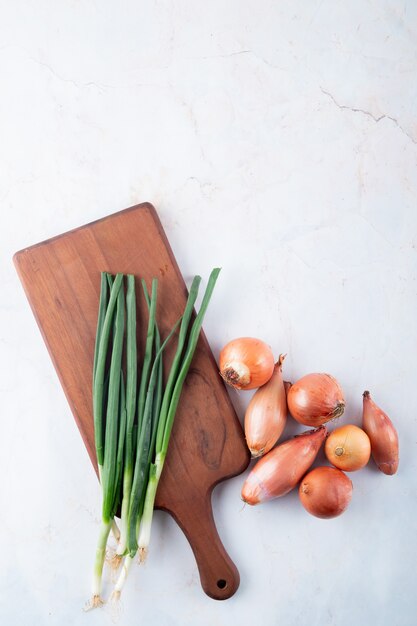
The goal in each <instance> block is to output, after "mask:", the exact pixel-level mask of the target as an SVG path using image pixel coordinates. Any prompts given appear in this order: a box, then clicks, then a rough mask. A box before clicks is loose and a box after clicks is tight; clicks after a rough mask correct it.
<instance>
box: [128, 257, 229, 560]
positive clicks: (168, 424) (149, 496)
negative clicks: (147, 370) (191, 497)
mask: <svg viewBox="0 0 417 626" xmlns="http://www.w3.org/2000/svg"><path fill="white" fill-rule="evenodd" d="M219 273H220V268H215V269H214V270H213V271H212V272H211V274H210V278H209V281H208V284H207V288H206V291H205V293H204V296H203V300H202V302H201V307H200V310H199V312H198V314H197V317H196V318H195V320H194V322H193V325H192V327H191V331H190V335H189V338H188V344H187V349H186V352H185V355H184V358H183V360H182V362H181V367H180V369H179V372H178V374H177V373H174V375H173V379H174V380H175V384H173V389H172V392H171V389H170V388H169V386H168V384H167V387H166V390H165V394H164V401H165V396H167V400H166V403H165V404H164V401H163V403H162V408H164V409H165V410H164V412H163V410H162V408H161V415H160V417H159V421H158V431H157V435H156V445H155V461H154V462H153V463H151V466H150V470H149V479H148V485H147V489H146V496H145V504H144V510H143V516H142V522H141V527H140V532H139V540H138V548H139V558H140V560H141V561H145V559H146V556H147V553H148V548H149V542H150V537H151V526H152V518H153V511H154V506H155V497H156V492H157V489H158V484H159V480H160V478H161V474H162V470H163V468H164V463H165V458H166V454H167V451H168V444H169V440H170V437H171V432H172V427H173V424H174V419H175V414H176V411H177V408H178V404H179V401H180V397H181V391H182V388H183V385H184V381H185V378H186V376H187V374H188V370H189V369H190V365H191V361H192V358H193V356H194V353H195V350H196V347H197V342H198V338H199V336H200V330H201V327H202V324H203V320H204V316H205V314H206V311H207V307H208V305H209V302H210V299H211V296H212V293H213V290H214V287H215V284H216V281H217V278H218V276H219ZM188 304H189V302H187V307H188ZM178 347H180V345H179V346H178ZM166 407H168V408H166Z"/></svg>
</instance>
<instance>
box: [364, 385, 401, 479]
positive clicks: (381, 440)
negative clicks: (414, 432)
mask: <svg viewBox="0 0 417 626" xmlns="http://www.w3.org/2000/svg"><path fill="white" fill-rule="evenodd" d="M363 429H364V431H365V432H366V433H367V435H368V437H369V439H370V440H371V451H372V457H373V459H374V461H375V463H376V464H377V465H378V468H379V469H380V470H381V472H383V473H384V474H387V475H388V476H391V475H392V474H395V472H396V471H397V469H398V461H399V457H398V434H397V431H396V430H395V428H394V425H393V423H392V422H391V420H390V418H389V417H388V415H387V414H386V413H384V411H383V410H382V409H380V408H379V406H378V405H377V404H375V402H374V401H373V400H372V398H371V394H370V393H369V391H364V392H363Z"/></svg>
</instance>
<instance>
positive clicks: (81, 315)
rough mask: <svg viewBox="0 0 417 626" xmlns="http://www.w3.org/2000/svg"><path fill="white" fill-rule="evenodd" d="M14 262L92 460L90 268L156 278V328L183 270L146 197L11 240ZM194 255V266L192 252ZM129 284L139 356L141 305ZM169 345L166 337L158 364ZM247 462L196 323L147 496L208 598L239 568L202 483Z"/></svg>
mask: <svg viewBox="0 0 417 626" xmlns="http://www.w3.org/2000/svg"><path fill="white" fill-rule="evenodd" d="M213 261H215V260H213ZM14 263H15V266H16V269H17V271H18V274H19V277H20V279H21V281H22V283H23V287H24V289H25V292H26V295H27V297H28V300H29V303H30V305H31V307H32V310H33V313H34V315H35V318H36V320H37V322H38V325H39V328H40V330H41V332H42V335H43V337H44V340H45V343H46V345H47V348H48V350H49V353H50V356H51V358H52V360H53V363H54V365H55V368H56V370H57V373H58V376H59V378H60V381H61V383H62V386H63V389H64V392H65V394H66V397H67V399H68V402H69V404H70V407H71V409H72V412H73V414H74V417H75V420H76V422H77V425H78V428H79V430H80V433H81V435H82V438H83V440H84V443H85V445H86V447H87V450H88V453H89V455H90V458H91V460H92V462H93V464H94V466H95V467H96V458H95V449H94V432H93V417H92V399H91V385H92V362H93V353H94V341H95V331H96V322H97V311H98V302H99V292H100V272H101V271H107V272H111V273H112V274H115V273H117V272H122V273H125V274H127V273H130V274H135V276H136V277H137V278H145V280H146V281H147V282H148V285H149V284H150V281H151V279H152V278H153V277H157V278H158V279H159V293H158V305H157V321H158V324H159V327H160V330H161V334H162V336H165V335H166V334H167V332H168V330H169V329H170V328H171V327H172V325H173V324H174V322H175V321H176V320H177V319H178V317H179V315H180V314H181V312H182V310H183V308H184V305H185V301H186V297H187V289H186V285H185V283H184V280H183V278H182V276H181V273H180V271H179V268H178V266H177V263H176V261H175V258H174V256H173V254H172V251H171V248H170V246H169V243H168V241H167V238H166V236H165V233H164V231H163V229H162V226H161V223H160V221H159V218H158V216H157V214H156V211H155V209H154V208H153V206H152V205H150V204H147V203H146V204H141V205H138V206H135V207H132V208H130V209H126V210H125V211H120V212H119V213H115V214H113V215H110V216H108V217H105V218H103V219H101V220H98V221H96V222H93V223H91V224H87V225H85V226H82V227H80V228H77V229H75V230H73V231H70V232H67V233H65V234H63V235H60V236H58V237H55V238H53V239H49V240H47V241H44V242H42V243H39V244H36V245H34V246H31V247H29V248H26V249H24V250H21V251H20V252H17V253H16V254H15V256H14ZM214 264H215V263H213V265H214ZM195 265H196V273H198V259H197V260H196V264H195ZM205 278H207V277H205ZM221 279H222V275H221V274H220V278H219V280H221ZM137 287H138V288H137V308H138V344H139V356H141V355H142V354H143V346H144V337H145V329H146V325H147V310H146V305H145V303H144V300H143V297H142V293H141V289H140V288H139V285H137ZM213 297H214V298H215V297H216V291H214V296H213ZM207 314H208V315H210V307H209V309H208V313H207ZM174 350H175V345H174V343H171V345H170V347H169V348H168V349H167V351H166V356H165V361H164V363H165V364H166V367H165V371H166V370H167V368H168V366H169V363H170V361H171V359H172V357H173V353H174ZM74 462H76V460H75V461H74ZM248 463H249V454H248V451H247V448H246V445H245V441H244V436H243V432H242V429H241V426H240V423H239V421H238V419H237V416H236V414H235V411H234V409H233V406H232V404H231V402H230V399H229V396H228V394H227V391H226V389H225V388H224V385H223V383H222V381H221V378H220V376H219V374H218V367H217V364H216V361H215V359H214V357H213V354H212V352H211V350H210V347H209V345H208V342H207V340H206V338H205V336H204V333H202V335H201V337H200V340H199V343H198V347H197V350H196V353H195V356H194V359H193V363H192V366H191V370H190V373H189V375H188V377H187V380H186V384H185V385H184V390H183V394H182V397H181V401H180V405H179V408H178V412H177V416H176V421H175V424H174V429H173V434H172V438H171V442H170V447H169V452H168V456H167V461H166V464H165V468H164V472H163V476H162V479H161V482H160V487H159V490H158V494H157V500H156V505H157V507H158V508H160V509H164V510H165V511H167V512H168V513H170V514H171V515H172V516H173V517H174V519H175V520H176V521H177V523H178V524H179V526H180V527H181V528H182V530H183V531H184V533H185V535H186V537H187V539H188V541H189V542H190V545H191V548H192V549H193V552H194V555H195V558H196V561H197V565H198V569H199V572H200V579H201V584H202V587H203V589H204V591H205V592H206V593H207V594H208V595H209V596H211V597H212V598H215V599H218V600H222V599H226V598H229V597H230V596H232V595H233V594H234V593H235V591H236V589H237V588H238V586H239V573H238V571H237V569H236V567H235V565H234V563H233V562H232V561H231V559H230V558H229V556H228V554H227V553H226V551H225V549H224V547H223V545H222V543H221V540H220V538H219V536H218V533H217V530H216V526H215V523H214V519H213V513H212V508H211V493H212V490H213V487H214V486H215V485H216V484H217V483H219V482H220V481H222V480H225V479H226V478H228V477H231V476H235V475H237V474H239V473H240V472H242V471H243V470H244V469H245V468H246V467H247V465H248ZM155 549H156V548H155ZM242 549H243V546H242ZM151 556H152V546H151Z"/></svg>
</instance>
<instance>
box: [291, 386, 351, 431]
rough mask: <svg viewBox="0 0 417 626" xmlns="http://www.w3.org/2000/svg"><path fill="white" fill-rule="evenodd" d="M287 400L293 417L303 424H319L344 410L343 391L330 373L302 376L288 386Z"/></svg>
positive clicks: (338, 415) (337, 415) (339, 414)
mask: <svg viewBox="0 0 417 626" xmlns="http://www.w3.org/2000/svg"><path fill="white" fill-rule="evenodd" d="M287 402H288V409H289V411H290V413H291V415H292V416H293V418H294V419H295V420H297V422H300V424H304V425H305V426H313V427H314V426H320V425H321V424H325V423H326V422H328V421H329V420H332V419H335V418H337V417H340V416H341V415H342V414H343V411H344V410H345V399H344V397H343V391H342V389H341V387H340V385H339V383H338V382H337V380H336V379H335V378H333V376H330V374H307V376H303V378H300V380H297V382H296V383H294V384H293V385H292V386H291V387H290V389H289V391H288V395H287Z"/></svg>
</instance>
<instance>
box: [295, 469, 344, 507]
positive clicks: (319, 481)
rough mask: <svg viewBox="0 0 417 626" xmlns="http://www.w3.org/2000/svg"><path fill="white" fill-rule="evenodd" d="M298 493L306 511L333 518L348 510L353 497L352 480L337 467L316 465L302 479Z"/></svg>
mask: <svg viewBox="0 0 417 626" xmlns="http://www.w3.org/2000/svg"><path fill="white" fill-rule="evenodd" d="M298 494H299V496H300V500H301V504H302V505H303V507H304V508H305V510H306V511H308V512H309V513H311V515H314V516H315V517H320V518H321V519H331V518H332V517H337V516H338V515H341V514H342V513H343V511H345V510H346V508H347V506H348V505H349V502H350V500H351V498H352V481H351V480H350V478H348V477H347V476H346V474H345V473H344V472H342V471H341V470H339V469H336V468H335V467H316V468H315V469H313V470H311V472H309V473H308V474H307V475H306V476H304V478H303V480H302V481H301V484H300V487H299V490H298Z"/></svg>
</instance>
